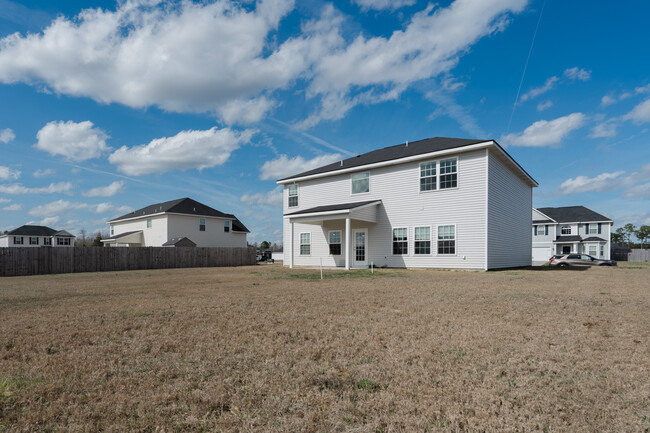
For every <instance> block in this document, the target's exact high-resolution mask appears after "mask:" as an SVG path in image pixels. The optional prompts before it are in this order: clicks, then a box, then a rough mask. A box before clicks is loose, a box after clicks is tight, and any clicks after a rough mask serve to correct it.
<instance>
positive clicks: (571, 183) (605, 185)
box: [558, 171, 625, 195]
mask: <svg viewBox="0 0 650 433" xmlns="http://www.w3.org/2000/svg"><path fill="white" fill-rule="evenodd" d="M624 173H625V172H624V171H616V172H614V173H602V174H599V175H598V176H595V177H587V176H577V177H575V178H572V179H567V180H565V181H564V182H562V184H561V185H560V188H559V189H558V192H559V193H560V194H562V195H568V194H576V193H579V192H589V191H600V192H603V191H611V190H614V189H617V188H620V186H621V185H620V183H619V182H615V180H616V179H617V178H619V177H620V176H621V175H622V174H624Z"/></svg>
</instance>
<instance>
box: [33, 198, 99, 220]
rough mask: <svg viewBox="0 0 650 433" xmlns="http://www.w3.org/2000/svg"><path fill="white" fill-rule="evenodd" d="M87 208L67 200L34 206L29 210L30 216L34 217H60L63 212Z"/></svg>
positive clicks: (84, 205)
mask: <svg viewBox="0 0 650 433" xmlns="http://www.w3.org/2000/svg"><path fill="white" fill-rule="evenodd" d="M86 207H88V205H87V204H85V203H74V202H71V201H68V200H56V201H53V202H51V203H47V204H43V205H39V206H35V207H33V208H31V209H30V210H29V212H27V213H29V214H30V215H32V216H36V217H48V216H56V215H61V214H63V213H65V212H69V211H73V210H78V209H84V208H86Z"/></svg>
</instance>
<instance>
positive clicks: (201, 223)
mask: <svg viewBox="0 0 650 433" xmlns="http://www.w3.org/2000/svg"><path fill="white" fill-rule="evenodd" d="M199 231H201V232H204V231H205V218H199Z"/></svg>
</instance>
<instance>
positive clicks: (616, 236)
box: [612, 229, 624, 245]
mask: <svg viewBox="0 0 650 433" xmlns="http://www.w3.org/2000/svg"><path fill="white" fill-rule="evenodd" d="M619 230H620V229H619ZM623 242H624V239H623V236H622V235H621V234H620V233H618V230H617V231H615V232H614V233H612V244H619V245H620V244H622V243H623Z"/></svg>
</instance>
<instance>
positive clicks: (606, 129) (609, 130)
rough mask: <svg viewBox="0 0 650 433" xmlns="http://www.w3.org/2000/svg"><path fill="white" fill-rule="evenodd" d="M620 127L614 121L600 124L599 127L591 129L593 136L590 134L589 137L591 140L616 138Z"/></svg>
mask: <svg viewBox="0 0 650 433" xmlns="http://www.w3.org/2000/svg"><path fill="white" fill-rule="evenodd" d="M618 126H619V125H618V123H617V122H616V121H612V120H609V121H606V122H603V123H599V124H598V125H596V126H594V127H593V128H592V129H591V134H589V137H591V138H606V137H614V136H615V135H616V129H617V128H618Z"/></svg>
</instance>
